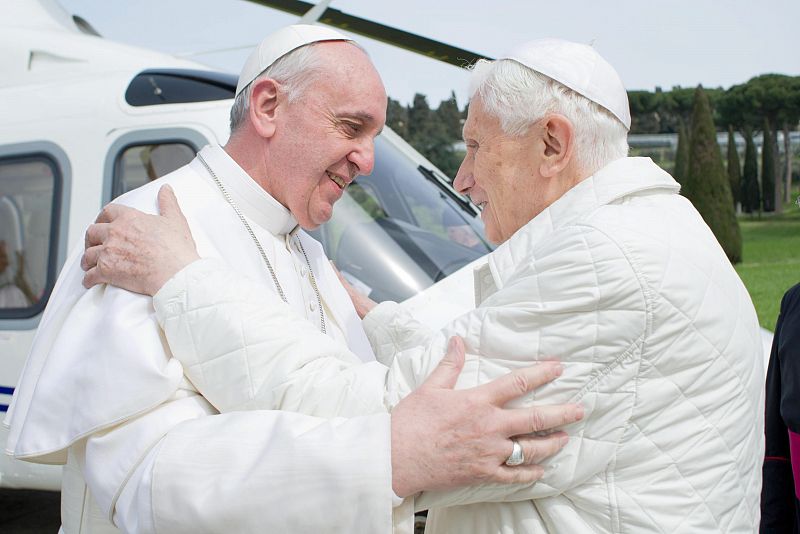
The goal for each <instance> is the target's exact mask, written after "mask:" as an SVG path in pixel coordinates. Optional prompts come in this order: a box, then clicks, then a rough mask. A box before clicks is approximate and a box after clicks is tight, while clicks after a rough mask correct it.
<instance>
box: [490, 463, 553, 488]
mask: <svg viewBox="0 0 800 534" xmlns="http://www.w3.org/2000/svg"><path fill="white" fill-rule="evenodd" d="M542 475H544V468H543V467H542V466H541V465H538V464H533V465H526V464H523V465H517V466H514V467H509V466H507V465H505V464H503V465H501V466H499V467H498V468H497V472H496V473H495V475H494V476H493V477H491V482H495V483H498V484H529V483H531V482H536V481H537V480H539V479H540V478H542Z"/></svg>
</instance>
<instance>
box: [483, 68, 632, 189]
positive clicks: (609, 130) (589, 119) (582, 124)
mask: <svg viewBox="0 0 800 534" xmlns="http://www.w3.org/2000/svg"><path fill="white" fill-rule="evenodd" d="M469 92H470V97H474V96H475V95H476V94H477V95H478V96H480V98H481V102H482V103H483V106H484V108H485V109H486V111H487V112H488V113H489V114H491V115H493V116H495V117H497V119H499V121H500V126H501V128H502V129H503V132H504V133H505V134H506V135H510V136H513V137H517V136H520V135H523V134H524V133H525V132H527V131H528V128H529V127H530V126H531V125H532V124H534V123H535V122H537V121H538V120H540V119H542V118H544V116H545V115H547V114H548V113H558V114H561V115H564V116H565V117H566V118H567V119H569V121H570V122H571V123H572V126H573V127H574V128H575V152H574V154H575V160H576V162H577V164H578V166H579V167H580V169H581V170H582V171H584V172H587V173H590V174H593V173H594V172H596V171H597V170H599V169H601V168H602V167H604V166H606V165H607V164H609V163H611V162H612V161H614V160H616V159H619V158H624V157H625V156H627V155H628V131H627V130H626V128H625V126H624V125H623V124H622V123H621V122H620V121H619V119H617V118H616V117H614V115H612V114H611V113H610V112H609V111H608V110H606V109H605V108H603V107H602V106H600V105H598V104H596V103H595V102H592V101H591V100H589V99H588V98H586V97H584V96H582V95H580V94H578V93H576V92H575V91H573V90H572V89H569V88H568V87H566V86H564V85H562V84H560V83H559V82H557V81H555V80H553V79H552V78H549V77H548V76H545V75H544V74H541V73H538V72H536V71H534V70H532V69H529V68H528V67H526V66H524V65H522V64H520V63H518V62H516V61H514V60H511V59H502V60H497V61H487V60H485V59H481V60H479V61H478V62H477V63H476V64H475V65H474V66H473V67H472V77H471V79H470V90H469Z"/></svg>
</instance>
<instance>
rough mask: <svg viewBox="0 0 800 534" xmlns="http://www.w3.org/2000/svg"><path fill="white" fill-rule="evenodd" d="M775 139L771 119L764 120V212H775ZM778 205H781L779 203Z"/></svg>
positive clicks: (762, 157)
mask: <svg viewBox="0 0 800 534" xmlns="http://www.w3.org/2000/svg"><path fill="white" fill-rule="evenodd" d="M776 193H777V194H779V193H780V192H779V190H778V189H776V188H775V138H774V137H773V134H772V128H771V125H770V122H769V119H766V118H765V119H764V142H763V143H762V145H761V205H762V206H763V207H764V211H775V206H776V202H775V195H776ZM777 204H780V202H778V203H777Z"/></svg>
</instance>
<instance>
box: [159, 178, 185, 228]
mask: <svg viewBox="0 0 800 534" xmlns="http://www.w3.org/2000/svg"><path fill="white" fill-rule="evenodd" d="M158 211H159V213H160V214H161V215H163V216H164V217H166V218H168V219H179V220H181V219H182V220H184V221H185V220H186V218H185V217H184V216H183V212H182V211H181V207H180V205H179V204H178V198H177V197H176V196H175V191H173V190H172V187H170V186H169V185H162V186H161V189H159V190H158Z"/></svg>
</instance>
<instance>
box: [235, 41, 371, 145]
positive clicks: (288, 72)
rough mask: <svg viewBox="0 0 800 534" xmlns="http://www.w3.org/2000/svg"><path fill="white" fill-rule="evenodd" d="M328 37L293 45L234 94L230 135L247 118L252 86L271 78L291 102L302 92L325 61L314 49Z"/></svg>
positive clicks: (356, 45) (359, 47)
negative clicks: (286, 52)
mask: <svg viewBox="0 0 800 534" xmlns="http://www.w3.org/2000/svg"><path fill="white" fill-rule="evenodd" d="M323 42H327V41H320V42H315V43H310V44H307V45H304V46H301V47H300V48H295V49H294V50H292V51H291V52H289V53H288V54H286V55H284V56H281V57H280V58H278V59H277V60H276V61H275V62H274V63H273V64H272V65H270V66H269V67H267V68H266V69H264V70H263V71H262V72H261V74H259V75H258V76H256V77H255V78H254V79H253V81H252V82H250V83H249V84H248V85H247V86H246V87H245V88H244V89H242V91H241V92H240V93H239V94H238V95H236V98H235V99H234V100H233V106H231V135H232V134H233V133H234V132H236V130H238V129H239V128H240V127H241V125H242V124H243V123H244V121H245V119H246V118H247V112H248V110H249V109H250V97H251V96H253V86H254V85H255V84H256V82H259V81H261V80H263V79H265V78H271V79H273V80H275V81H277V82H279V83H280V84H281V85H282V86H283V91H284V93H285V94H286V99H287V100H288V101H289V102H294V101H295V100H297V99H298V98H299V97H300V96H302V95H303V94H304V93H305V91H306V89H308V86H309V85H311V82H313V81H314V80H315V79H316V77H317V75H318V74H319V72H320V71H321V70H322V66H323V64H324V61H323V59H322V58H321V57H320V56H319V54H318V53H317V51H316V48H317V46H319V45H320V44H322V43H323ZM343 42H345V43H349V44H351V45H353V46H355V47H356V48H358V49H359V50H361V51H362V52H364V53H365V54H366V51H364V49H363V48H362V47H361V45H359V44H358V43H356V42H355V41H343Z"/></svg>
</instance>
